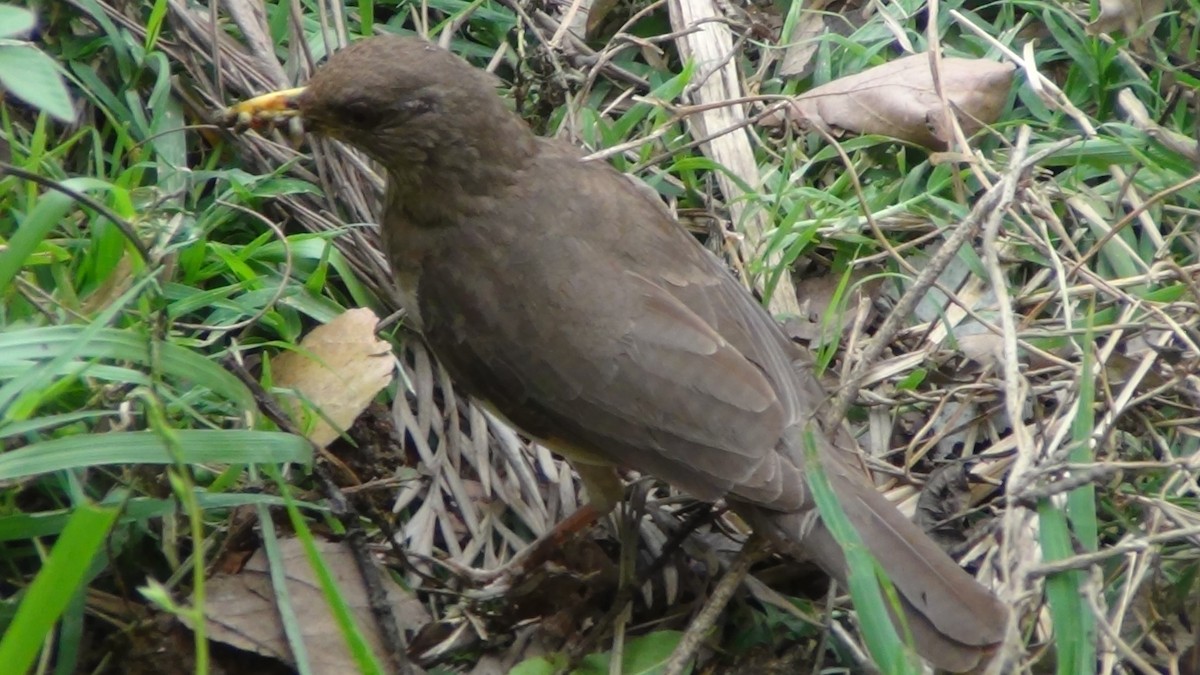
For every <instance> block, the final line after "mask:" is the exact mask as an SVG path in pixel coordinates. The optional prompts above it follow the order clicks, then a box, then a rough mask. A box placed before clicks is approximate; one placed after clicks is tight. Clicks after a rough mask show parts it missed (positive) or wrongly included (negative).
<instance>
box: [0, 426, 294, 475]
mask: <svg viewBox="0 0 1200 675" xmlns="http://www.w3.org/2000/svg"><path fill="white" fill-rule="evenodd" d="M176 436H177V438H178V441H179V446H180V449H181V453H182V457H180V459H181V460H182V461H183V462H184V463H185V464H203V463H208V462H213V463H218V464H249V463H265V464H280V463H283V462H303V463H307V462H310V461H312V444H310V443H309V442H308V441H307V440H305V439H304V438H301V437H300V436H295V435H293V434H285V433H281V432H277V431H245V430H241V429H230V430H220V429H215V430H214V429H195V430H185V431H178V432H176ZM174 463H175V458H174V457H173V456H172V454H171V449H170V448H169V447H168V445H167V443H166V441H164V440H163V438H162V436H160V435H158V434H156V433H154V432H152V431H129V432H115V433H108V434H81V435H79V436H67V437H65V438H55V439H53V440H49V441H42V442H40V443H34V444H32V445H27V446H25V447H23V448H20V449H19V450H12V451H10V452H6V453H4V454H3V455H0V481H10V480H18V479H22V478H28V477H30V476H37V475H40V474H44V473H49V472H51V471H63V470H65V469H83V468H87V467H92V466H100V465H111V464H174Z"/></svg>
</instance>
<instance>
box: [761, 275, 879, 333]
mask: <svg viewBox="0 0 1200 675" xmlns="http://www.w3.org/2000/svg"><path fill="white" fill-rule="evenodd" d="M878 272H879V270H878V269H876V268H867V267H856V268H854V269H853V270H852V271H851V272H850V279H849V282H848V283H846V284H845V287H844V288H843V279H842V275H841V274H824V275H821V276H814V277H809V278H807V279H801V280H799V281H797V282H796V300H797V302H798V303H799V304H800V314H799V315H797V316H794V317H790V318H788V319H787V321H786V322H785V326H786V328H787V332H788V335H790V336H791V337H793V338H796V339H800V340H807V341H813V340H816V339H818V338H820V337H821V335H822V332H824V333H825V334H827V335H836V334H840V333H842V332H843V331H845V330H847V329H849V328H850V327H851V326H852V325H853V324H854V319H855V311H854V308H855V307H857V306H858V304H859V302H860V301H861V300H862V298H863V297H864V296H865V297H870V298H872V299H875V298H876V297H878V295H879V291H880V289H881V288H882V281H883V280H882V278H876V279H874V280H872V281H867V282H864V280H865V279H866V278H867V277H868V276H870V275H872V274H876V273H878ZM839 291H840V292H841V293H843V294H845V293H848V294H849V297H848V298H847V297H844V296H839ZM835 297H836V298H837V299H838V300H840V305H838V306H835V305H834V300H835ZM830 312H840V313H841V316H838V317H831V316H830ZM834 318H836V319H839V320H840V325H833V319H834Z"/></svg>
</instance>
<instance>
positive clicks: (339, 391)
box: [272, 308, 395, 448]
mask: <svg viewBox="0 0 1200 675" xmlns="http://www.w3.org/2000/svg"><path fill="white" fill-rule="evenodd" d="M378 323H379V317H377V316H375V313H374V312H372V311H371V310H369V309H365V308H363V309H351V310H348V311H346V312H345V313H343V314H342V315H341V316H339V317H337V318H336V319H334V320H333V321H330V322H329V323H327V324H325V325H324V326H318V327H317V328H315V329H313V330H312V331H311V332H310V333H309V334H308V335H306V336H305V337H304V339H303V340H301V341H300V347H301V350H300V351H295V352H286V353H284V354H280V355H279V356H278V357H276V358H275V360H274V361H272V372H273V374H274V379H275V385H276V386H277V387H280V388H283V389H293V390H295V391H296V393H297V394H298V395H299V398H300V399H301V400H305V401H308V402H309V403H311V404H312V405H313V406H314V407H315V408H319V409H320V410H321V411H322V413H323V414H324V416H325V417H327V418H329V420H331V421H332V422H333V423H334V424H335V425H337V427H338V429H334V428H333V427H331V426H330V425H329V423H328V422H326V421H325V419H322V418H317V419H316V420H314V424H313V426H312V429H311V431H309V432H308V438H309V440H311V441H312V442H313V443H315V444H316V445H317V446H318V447H322V448H323V447H325V446H326V445H329V444H330V443H331V442H333V440H334V439H335V438H337V437H338V434H339V433H340V431H343V430H345V429H348V428H350V425H351V424H353V423H354V420H355V419H357V418H358V416H359V414H361V413H362V411H363V410H365V409H366V407H367V405H368V404H370V403H371V401H372V400H374V398H375V395H376V394H378V393H379V392H380V391H381V390H383V388H384V387H386V386H388V384H390V383H391V381H392V377H393V374H394V373H395V362H394V360H393V358H392V347H391V345H389V344H388V343H387V342H384V341H383V340H380V339H378V338H376V337H375V326H376V325H377V324H378ZM290 403H292V404H293V407H292V410H293V412H292V415H293V418H295V419H296V421H297V422H298V423H299V422H301V421H302V420H303V419H304V416H303V412H302V407H301V404H300V402H299V401H295V400H293V401H290Z"/></svg>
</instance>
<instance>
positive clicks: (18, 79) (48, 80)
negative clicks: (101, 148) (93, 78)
mask: <svg viewBox="0 0 1200 675" xmlns="http://www.w3.org/2000/svg"><path fill="white" fill-rule="evenodd" d="M0 85H3V87H4V89H6V90H7V91H8V92H9V93H10V94H12V95H13V96H16V97H17V98H19V99H21V100H22V101H24V102H26V103H28V104H29V105H31V106H33V107H35V108H38V109H39V110H44V111H45V112H47V113H49V114H50V115H52V116H54V117H56V118H57V119H59V120H61V121H63V122H66V123H68V124H69V123H71V122H74V121H75V116H76V115H75V106H73V105H72V104H71V95H70V94H69V93H68V92H67V85H66V82H64V81H63V76H62V73H61V72H59V70H58V64H56V63H55V62H54V59H52V58H50V57H49V56H46V55H45V54H44V53H42V51H41V50H40V49H38V48H36V47H34V46H33V45H28V44H21V43H19V42H16V41H11V40H9V41H5V42H4V43H3V44H0Z"/></svg>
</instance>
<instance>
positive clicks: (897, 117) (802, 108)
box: [763, 54, 1013, 150]
mask: <svg viewBox="0 0 1200 675" xmlns="http://www.w3.org/2000/svg"><path fill="white" fill-rule="evenodd" d="M940 74H941V82H942V88H943V90H944V91H945V92H946V98H947V100H948V101H949V102H950V105H951V107H952V108H953V109H954V110H955V112H956V113H957V116H958V120H959V124H961V125H962V128H963V132H964V133H965V134H966V135H968V136H970V135H971V134H973V133H975V132H976V131H978V130H979V129H981V128H982V127H983V125H986V124H991V123H993V122H995V121H996V120H997V119H998V118H999V116H1000V112H1001V111H1002V109H1003V108H1004V104H1005V102H1007V100H1008V92H1009V90H1010V89H1011V87H1012V78H1013V67H1012V66H1011V65H1010V64H1006V63H997V62H995V61H988V60H986V59H957V58H946V59H942V62H941V69H940ZM787 118H788V119H789V120H791V121H792V122H794V123H796V124H799V125H800V126H801V127H807V126H810V125H811V126H815V127H817V128H820V129H824V130H826V131H833V130H834V129H843V130H846V131H851V132H854V133H861V134H882V135H885V136H892V137H894V138H899V139H901V140H905V141H910V142H912V143H918V144H920V145H924V146H926V147H928V148H932V149H934V150H943V149H945V148H946V147H947V141H948V140H949V139H950V138H951V134H950V132H949V130H948V129H946V128H944V124H943V123H942V105H941V101H940V99H939V98H938V95H937V90H936V89H935V88H934V86H933V73H932V70H931V68H930V65H929V55H928V54H913V55H912V56H906V57H904V58H900V59H896V60H895V61H891V62H888V63H885V64H883V65H881V66H876V67H874V68H871V69H869V70H866V71H863V72H861V73H858V74H857V75H850V76H847V77H843V78H840V79H837V80H834V81H833V82H829V83H827V84H823V85H821V86H820V87H817V88H815V89H812V90H810V91H808V92H806V93H804V94H801V95H800V96H797V97H796V98H795V100H794V101H793V102H792V103H791V105H790V106H789V107H788V110H787ZM781 122H782V121H781V120H780V119H779V117H778V116H774V117H769V118H767V119H764V120H763V123H764V124H766V125H778V124H780V123H781Z"/></svg>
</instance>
